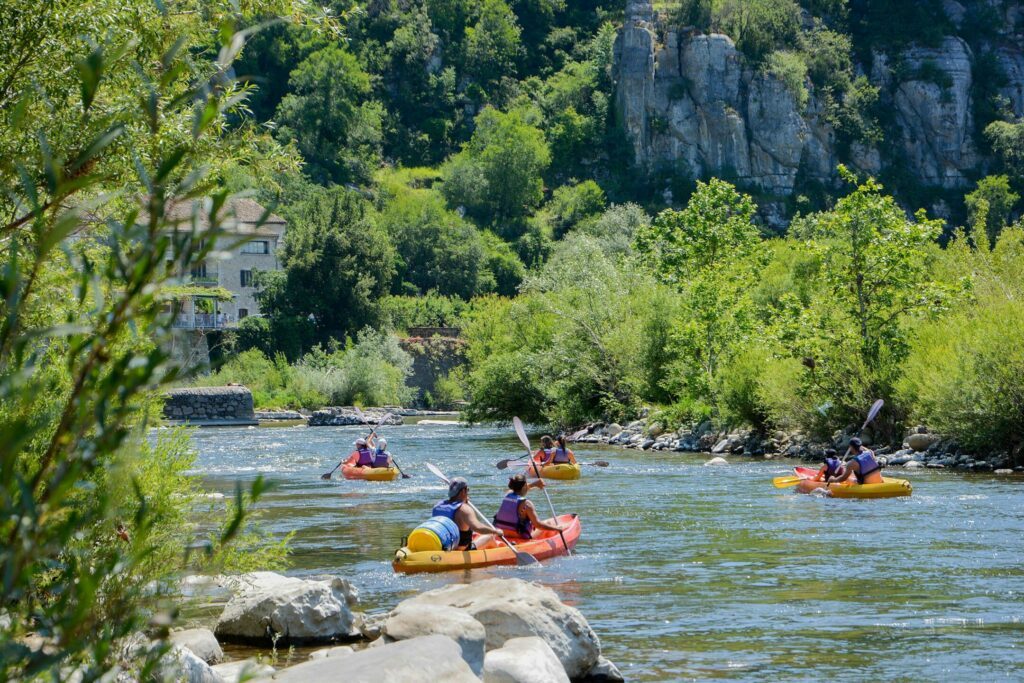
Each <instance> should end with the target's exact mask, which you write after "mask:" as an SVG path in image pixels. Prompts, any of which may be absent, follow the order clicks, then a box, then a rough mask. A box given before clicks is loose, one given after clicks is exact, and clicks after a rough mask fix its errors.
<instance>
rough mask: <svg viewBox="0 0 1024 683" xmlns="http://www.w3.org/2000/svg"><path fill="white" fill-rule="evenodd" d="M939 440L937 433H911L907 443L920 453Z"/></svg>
mask: <svg viewBox="0 0 1024 683" xmlns="http://www.w3.org/2000/svg"><path fill="white" fill-rule="evenodd" d="M938 440H939V437H938V436H937V435H935V434H911V435H910V436H908V437H907V445H908V446H910V447H911V448H913V449H914V450H915V451H917V452H918V453H920V452H921V451H926V450H928V447H929V446H931V445H932V444H933V443H935V442H936V441H938Z"/></svg>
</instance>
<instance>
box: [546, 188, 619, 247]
mask: <svg viewBox="0 0 1024 683" xmlns="http://www.w3.org/2000/svg"><path fill="white" fill-rule="evenodd" d="M604 207H605V196H604V190H602V189H601V186H600V185H598V184H597V183H595V182H594V181H593V180H585V181H583V182H582V183H577V184H574V185H563V186H562V187H559V188H557V189H556V190H555V191H554V193H553V195H552V197H551V201H550V202H549V203H548V205H547V207H546V208H547V210H548V212H549V213H550V215H551V224H552V227H553V228H554V234H555V238H556V239H557V238H561V237H563V236H564V235H565V234H566V233H567V232H569V231H570V230H572V229H574V228H576V227H577V226H578V225H580V224H581V223H583V222H585V221H588V220H591V219H594V218H595V217H597V216H598V215H599V214H600V213H601V212H602V211H604Z"/></svg>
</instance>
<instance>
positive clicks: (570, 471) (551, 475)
mask: <svg viewBox="0 0 1024 683" xmlns="http://www.w3.org/2000/svg"><path fill="white" fill-rule="evenodd" d="M539 469H540V476H541V477H542V478H543V479H579V478H580V470H581V469H582V468H581V467H580V466H579V465H573V464H572V463H563V464H561V465H547V466H546V467H543V466H541V467H539ZM526 476H528V477H533V478H534V479H536V478H537V470H536V469H534V467H533V464H532V463H530V464H528V465H526Z"/></svg>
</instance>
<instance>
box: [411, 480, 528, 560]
mask: <svg viewBox="0 0 1024 683" xmlns="http://www.w3.org/2000/svg"><path fill="white" fill-rule="evenodd" d="M426 465H427V469H428V470H430V472H431V474H433V475H434V476H435V477H437V478H438V479H440V480H441V481H443V482H444V483H446V484H449V483H451V480H449V479H448V477H446V476H444V473H443V472H442V471H441V470H439V469H437V467H435V466H434V464H433V463H429V462H428V463H426ZM466 505H468V506H469V509H470V510H472V511H473V512H475V513H476V516H477V517H479V518H480V521H482V522H483V523H484V524H486V525H487V526H488V527H490V529H491V531H493V532H494V534H495V536H496V537H497V538H498V540H500V541H501V542H502V543H504V544H505V545H507V546H508V547H509V550H511V551H512V552H513V553H515V556H516V564H517V565H519V566H520V567H528V566H529V565H531V564H538V560H537V558H536V557H534V556H533V555H531V554H530V553H528V552H526V551H524V550H519V549H518V548H516V547H515V546H514V545H512V544H511V543H510V542H509V540H508V539H507V538H505V537H504V536H502V535H501V534H500V533H498V530H497V529H495V528H494V525H492V524H491V523H490V522H488V521H487V518H486V517H484V516H483V515H482V514H480V511H479V510H477V509H476V506H475V505H473V504H472V503H470V502H469V501H468V500H467V501H466Z"/></svg>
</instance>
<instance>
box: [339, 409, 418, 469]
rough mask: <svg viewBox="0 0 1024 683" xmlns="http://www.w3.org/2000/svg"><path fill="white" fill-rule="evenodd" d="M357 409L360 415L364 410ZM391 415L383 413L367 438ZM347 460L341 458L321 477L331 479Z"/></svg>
mask: <svg viewBox="0 0 1024 683" xmlns="http://www.w3.org/2000/svg"><path fill="white" fill-rule="evenodd" d="M356 411H358V412H359V414H360V415H362V411H360V410H359V409H358V408H356ZM390 417H391V413H384V415H382V416H381V418H380V420H378V421H377V424H376V425H374V427H373V429H371V430H370V433H369V434H367V435H366V438H367V439H369V438H370V437H371V436H373V435H374V433H376V431H377V429H378V428H379V427H380V426H381V425H382V424H384V422H385V420H387V419H388V418H390ZM346 460H348V458H342V459H341V461H340V462H339V463H338V464H337V465H335V466H334V467H333V468H332V469H331V471H330V472H328V473H327V474H321V475H320V478H321V479H330V478H331V475H332V474H334V470H336V469H338V468H339V467H341V466H342V465H344V464H345V461H346ZM392 460H394V459H393V458H392ZM398 471H399V472H401V471H402V470H401V469H399V470H398ZM402 477H403V478H405V479H408V478H409V477H407V476H406V475H405V473H403V474H402Z"/></svg>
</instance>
